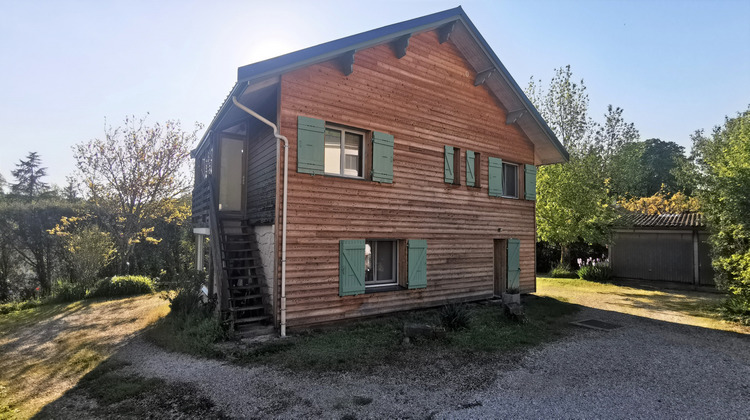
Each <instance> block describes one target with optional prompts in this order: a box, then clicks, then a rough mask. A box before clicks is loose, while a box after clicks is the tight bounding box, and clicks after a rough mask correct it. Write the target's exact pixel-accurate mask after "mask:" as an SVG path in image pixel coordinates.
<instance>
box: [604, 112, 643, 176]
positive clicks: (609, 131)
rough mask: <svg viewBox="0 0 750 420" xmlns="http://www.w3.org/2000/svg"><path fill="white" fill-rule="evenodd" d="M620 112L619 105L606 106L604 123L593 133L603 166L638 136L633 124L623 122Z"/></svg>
mask: <svg viewBox="0 0 750 420" xmlns="http://www.w3.org/2000/svg"><path fill="white" fill-rule="evenodd" d="M622 113H623V109H622V108H620V107H616V108H615V107H613V106H612V105H609V106H607V113H606V114H604V125H603V126H599V127H598V128H597V130H596V134H595V135H594V142H595V144H596V146H597V147H598V149H599V155H600V156H601V157H602V161H603V163H604V164H605V166H607V165H608V164H609V163H610V162H611V160H612V157H613V156H616V155H617V153H618V152H619V151H620V150H621V149H622V148H623V147H625V146H626V145H629V144H631V143H633V142H634V141H637V140H638V138H639V137H640V134H639V133H638V130H636V128H635V124H633V123H628V122H625V119H624V118H623V116H622Z"/></svg>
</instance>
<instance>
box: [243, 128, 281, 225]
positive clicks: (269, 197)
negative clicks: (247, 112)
mask: <svg viewBox="0 0 750 420" xmlns="http://www.w3.org/2000/svg"><path fill="white" fill-rule="evenodd" d="M276 143H277V140H276V137H274V136H273V131H272V130H271V128H270V127H268V126H266V125H263V126H261V127H259V128H257V130H256V131H253V132H252V133H251V135H250V142H249V146H248V156H247V179H246V182H247V206H246V208H247V220H248V222H249V223H250V224H253V225H272V224H273V223H274V211H275V208H276V149H277V146H276Z"/></svg>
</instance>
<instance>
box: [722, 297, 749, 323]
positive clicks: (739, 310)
mask: <svg viewBox="0 0 750 420" xmlns="http://www.w3.org/2000/svg"><path fill="white" fill-rule="evenodd" d="M721 312H722V315H723V316H724V318H726V319H728V320H730V321H733V322H737V323H739V324H742V325H750V299H748V298H746V297H744V296H732V297H730V298H729V299H727V300H726V301H725V302H724V304H723V305H722V306H721Z"/></svg>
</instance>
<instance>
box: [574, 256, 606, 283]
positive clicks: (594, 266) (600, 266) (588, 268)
mask: <svg viewBox="0 0 750 420" xmlns="http://www.w3.org/2000/svg"><path fill="white" fill-rule="evenodd" d="M578 265H580V266H581V268H579V269H578V272H577V273H578V277H580V278H582V279H584V280H589V281H598V282H605V281H608V280H609V279H611V278H612V267H610V266H609V261H607V260H599V259H592V258H589V259H588V260H585V261H584V260H582V259H580V258H579V259H578Z"/></svg>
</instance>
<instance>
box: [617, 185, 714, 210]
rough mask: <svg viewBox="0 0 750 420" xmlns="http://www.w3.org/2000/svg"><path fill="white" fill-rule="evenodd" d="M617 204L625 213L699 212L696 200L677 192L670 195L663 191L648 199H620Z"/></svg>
mask: <svg viewBox="0 0 750 420" xmlns="http://www.w3.org/2000/svg"><path fill="white" fill-rule="evenodd" d="M619 204H620V206H621V207H622V208H623V209H625V210H627V211H632V212H636V213H643V214H674V213H684V212H696V211H699V210H700V204H699V202H698V199H697V198H695V197H690V196H688V195H686V194H683V193H681V192H679V191H677V192H676V193H674V194H670V193H669V192H667V191H665V190H664V189H662V190H660V191H659V192H657V193H656V194H654V195H652V196H649V197H633V198H630V199H621V200H620V201H619Z"/></svg>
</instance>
